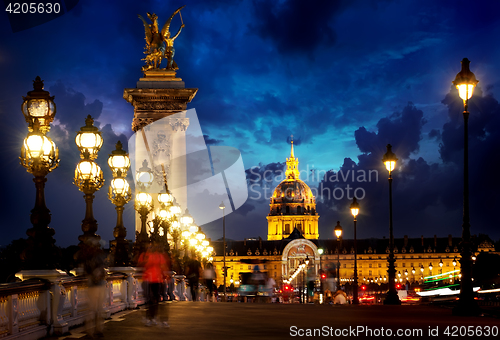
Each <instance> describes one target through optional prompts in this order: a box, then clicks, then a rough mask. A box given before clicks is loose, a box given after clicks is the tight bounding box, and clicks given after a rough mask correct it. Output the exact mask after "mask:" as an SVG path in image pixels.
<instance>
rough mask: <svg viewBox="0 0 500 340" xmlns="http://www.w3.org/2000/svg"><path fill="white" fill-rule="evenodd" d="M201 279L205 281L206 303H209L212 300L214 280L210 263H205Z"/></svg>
mask: <svg viewBox="0 0 500 340" xmlns="http://www.w3.org/2000/svg"><path fill="white" fill-rule="evenodd" d="M203 279H204V280H205V286H206V287H207V289H208V295H207V301H209V302H211V301H212V298H213V292H214V279H215V270H214V266H213V265H212V263H211V262H209V263H207V265H206V266H205V269H204V270H203Z"/></svg>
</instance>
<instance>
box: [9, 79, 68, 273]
mask: <svg viewBox="0 0 500 340" xmlns="http://www.w3.org/2000/svg"><path fill="white" fill-rule="evenodd" d="M33 88H34V90H33V91H30V92H28V94H27V96H26V97H23V99H24V102H23V104H22V112H23V114H24V116H25V118H26V122H27V123H28V130H29V133H28V135H27V136H26V138H25V139H24V142H23V146H22V147H21V156H20V157H19V159H20V161H21V165H22V166H24V167H25V168H26V171H27V172H29V173H30V174H32V175H33V176H34V177H35V178H34V179H33V182H35V189H36V194H35V207H34V208H33V209H32V210H31V216H30V220H31V223H32V224H33V227H32V228H29V229H28V230H27V231H26V234H27V235H28V247H27V248H26V249H25V251H24V253H23V257H24V261H25V264H24V267H25V269H54V268H55V265H56V260H55V259H56V256H57V250H56V248H55V240H54V238H53V236H54V234H55V231H54V229H52V228H50V227H49V223H50V220H51V218H50V210H49V209H48V208H47V206H46V205H45V182H46V181H47V179H46V178H45V176H46V175H47V174H48V173H49V172H51V171H52V170H54V169H55V168H57V166H58V165H59V150H58V149H57V147H56V145H55V143H54V142H53V141H52V140H51V139H50V137H47V136H46V135H45V134H46V133H47V132H48V131H49V130H50V122H51V121H52V120H53V119H54V116H55V113H56V108H55V104H54V102H53V99H54V97H51V96H50V94H49V92H47V91H44V90H43V81H42V80H41V79H40V77H36V79H35V81H34V82H33Z"/></svg>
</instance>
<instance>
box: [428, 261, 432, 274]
mask: <svg viewBox="0 0 500 340" xmlns="http://www.w3.org/2000/svg"><path fill="white" fill-rule="evenodd" d="M429 276H432V263H429Z"/></svg>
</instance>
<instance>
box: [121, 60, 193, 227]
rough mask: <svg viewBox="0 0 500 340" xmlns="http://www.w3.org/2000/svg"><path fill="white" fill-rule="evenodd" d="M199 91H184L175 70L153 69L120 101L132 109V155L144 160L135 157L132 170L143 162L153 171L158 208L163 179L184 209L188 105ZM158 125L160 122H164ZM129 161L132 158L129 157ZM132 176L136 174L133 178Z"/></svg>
mask: <svg viewBox="0 0 500 340" xmlns="http://www.w3.org/2000/svg"><path fill="white" fill-rule="evenodd" d="M197 91H198V89H195V88H185V85H184V82H183V81H182V79H180V78H177V77H176V72H175V71H174V70H162V69H153V70H149V71H146V72H144V77H143V78H140V79H139V81H138V82H137V85H136V87H135V88H129V89H125V90H124V91H123V98H124V99H125V100H126V101H127V102H129V103H130V104H132V105H133V106H134V118H133V120H132V130H133V131H134V132H136V134H137V135H136V138H135V144H136V147H135V151H136V153H138V152H141V153H144V154H145V155H144V157H142V158H141V157H135V158H134V160H135V169H138V168H140V167H141V164H142V161H143V160H144V159H146V160H147V161H148V164H149V167H151V168H152V169H153V172H154V176H155V181H154V183H153V186H152V187H151V189H150V190H149V192H150V193H151V194H152V196H153V199H154V200H155V202H154V203H155V210H156V207H158V202H157V201H156V195H155V193H158V192H160V191H161V190H162V189H163V188H164V184H163V177H164V175H165V176H166V178H167V182H168V187H169V189H170V190H171V192H172V194H173V195H174V197H175V198H176V200H177V203H178V204H179V205H180V206H181V208H182V209H183V211H184V210H185V209H186V208H187V188H186V184H187V183H186V182H187V174H186V160H185V157H184V156H185V154H186V129H187V127H188V126H189V119H188V118H186V117H185V110H186V109H187V104H188V103H189V102H191V100H192V99H193V98H194V96H195V95H196V93H197ZM167 117H169V118H168V119H165V120H163V121H162V122H161V124H159V123H160V122H158V123H157V124H152V123H153V122H156V121H158V120H160V119H164V118H167ZM131 159H132V157H131ZM133 175H134V176H135V174H133ZM135 226H136V231H140V219H139V217H138V215H137V214H136V223H135Z"/></svg>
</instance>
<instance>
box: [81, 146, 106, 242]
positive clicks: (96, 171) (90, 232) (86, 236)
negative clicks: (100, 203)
mask: <svg viewBox="0 0 500 340" xmlns="http://www.w3.org/2000/svg"><path fill="white" fill-rule="evenodd" d="M95 155H96V157H97V154H95ZM74 181H75V182H74V183H75V185H76V186H77V187H78V190H80V191H81V192H83V193H84V194H85V195H84V198H85V205H86V209H85V218H84V220H83V221H82V231H83V235H80V236H78V240H80V245H82V244H86V243H88V242H89V241H91V240H92V239H97V240H100V239H101V237H100V236H99V235H96V233H95V232H96V231H97V221H96V220H95V218H94V212H93V210H92V203H93V201H94V197H95V196H94V193H95V192H96V191H97V190H99V189H100V188H102V186H103V185H104V176H103V174H102V171H101V167H100V166H99V165H97V163H96V162H94V161H93V160H91V159H90V153H89V151H88V150H86V149H85V150H84V151H83V159H82V160H81V161H80V162H79V163H78V164H77V166H76V169H75V179H74Z"/></svg>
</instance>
